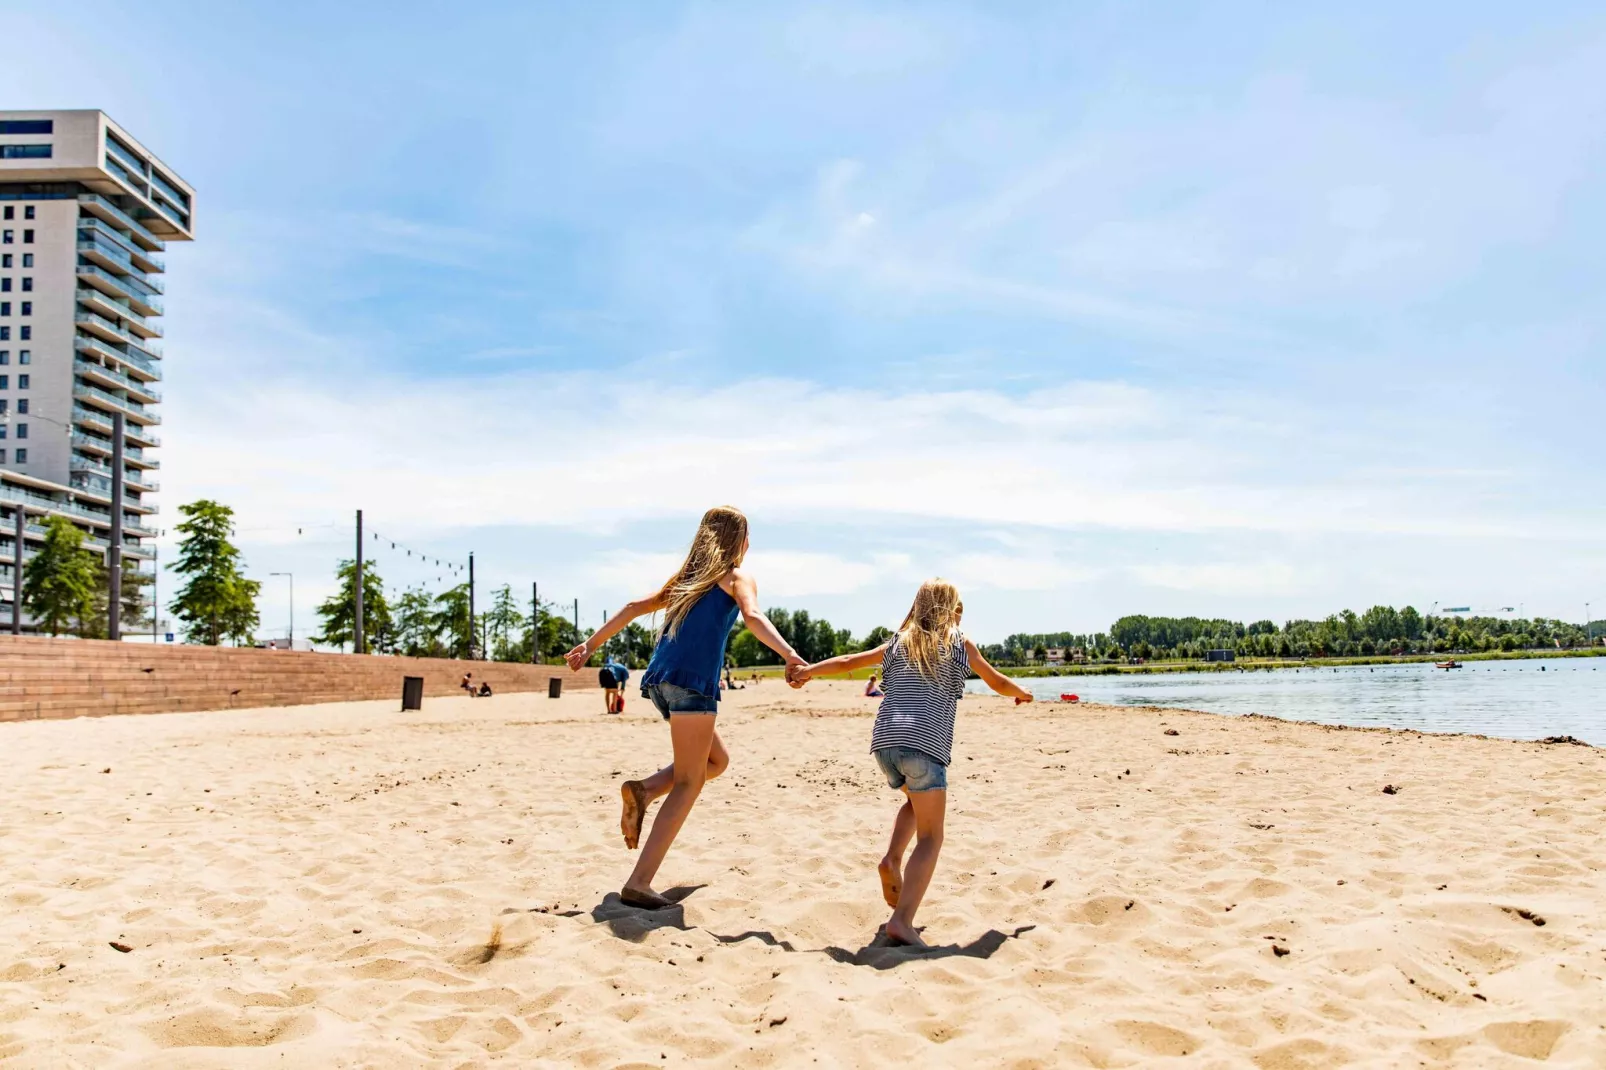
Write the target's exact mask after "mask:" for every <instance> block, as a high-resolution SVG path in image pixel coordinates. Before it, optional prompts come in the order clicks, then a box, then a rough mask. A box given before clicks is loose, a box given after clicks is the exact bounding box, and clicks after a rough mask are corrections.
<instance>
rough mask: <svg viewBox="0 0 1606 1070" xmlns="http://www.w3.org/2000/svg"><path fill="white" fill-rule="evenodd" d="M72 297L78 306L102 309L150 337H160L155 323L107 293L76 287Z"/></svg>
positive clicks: (85, 287) (91, 288)
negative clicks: (143, 331)
mask: <svg viewBox="0 0 1606 1070" xmlns="http://www.w3.org/2000/svg"><path fill="white" fill-rule="evenodd" d="M73 296H75V297H76V298H78V301H79V303H80V304H85V305H88V306H90V307H91V308H100V309H104V310H105V311H106V312H107V313H109V314H110V315H113V316H116V317H117V318H118V319H124V320H127V321H128V322H129V323H132V324H135V325H137V326H139V327H142V328H144V329H145V330H147V331H150V332H151V334H152V335H155V336H160V335H161V333H162V328H161V327H159V326H158V325H157V324H156V323H155V322H153V321H152V320H148V319H146V318H145V317H144V316H142V315H140V314H139V313H138V312H135V311H134V310H133V309H132V308H130V307H128V306H127V305H125V304H123V302H121V301H119V300H117V298H115V297H113V296H111V295H110V294H108V293H103V292H102V291H100V290H97V289H95V288H94V287H92V286H80V287H78V288H77V289H76V290H74V291H73ZM134 341H136V342H137V341H139V339H138V338H136V339H134Z"/></svg>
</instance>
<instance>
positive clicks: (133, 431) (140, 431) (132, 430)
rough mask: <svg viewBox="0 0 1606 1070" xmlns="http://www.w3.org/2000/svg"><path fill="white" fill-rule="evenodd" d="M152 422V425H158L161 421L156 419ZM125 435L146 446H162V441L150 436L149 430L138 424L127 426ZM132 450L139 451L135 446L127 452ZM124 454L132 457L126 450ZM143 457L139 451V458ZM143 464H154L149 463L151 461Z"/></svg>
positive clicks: (141, 451)
mask: <svg viewBox="0 0 1606 1070" xmlns="http://www.w3.org/2000/svg"><path fill="white" fill-rule="evenodd" d="M152 422H153V423H160V422H161V420H160V419H157V420H154V421H152ZM126 433H127V435H128V437H129V438H131V439H138V440H139V441H141V442H143V443H144V444H145V445H147V446H152V447H154V446H160V445H161V444H162V440H161V439H159V438H157V437H156V436H155V435H153V434H151V433H150V429H149V428H146V427H141V426H140V425H139V424H129V425H128V428H127V432H126ZM134 449H139V447H137V446H131V447H129V450H134ZM124 452H125V453H126V454H127V455H128V456H133V454H132V453H131V452H128V451H127V450H125V451H124ZM144 455H145V453H144V451H143V450H140V456H141V457H143V456H144ZM145 463H146V464H154V462H151V461H147V462H145Z"/></svg>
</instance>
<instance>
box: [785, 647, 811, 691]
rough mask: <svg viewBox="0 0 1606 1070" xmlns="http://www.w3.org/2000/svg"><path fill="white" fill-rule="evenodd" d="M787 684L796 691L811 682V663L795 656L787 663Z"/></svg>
mask: <svg viewBox="0 0 1606 1070" xmlns="http://www.w3.org/2000/svg"><path fill="white" fill-rule="evenodd" d="M786 682H787V683H788V684H791V685H792V687H793V688H794V689H796V688H801V687H802V686H803V685H804V684H806V683H808V682H809V663H808V662H806V661H804V660H803V659H802V658H800V657H798V656H796V655H795V654H794V655H793V656H792V657H791V658H788V659H787V662H786Z"/></svg>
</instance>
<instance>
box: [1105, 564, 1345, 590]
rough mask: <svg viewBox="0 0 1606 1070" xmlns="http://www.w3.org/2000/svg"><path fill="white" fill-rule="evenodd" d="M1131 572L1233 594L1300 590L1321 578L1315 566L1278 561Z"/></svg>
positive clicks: (1151, 580)
mask: <svg viewBox="0 0 1606 1070" xmlns="http://www.w3.org/2000/svg"><path fill="white" fill-rule="evenodd" d="M1131 572H1132V574H1133V575H1134V576H1136V577H1137V578H1138V579H1140V580H1141V581H1143V582H1144V583H1148V584H1152V585H1153V586H1155V587H1166V588H1169V589H1171V590H1175V591H1189V592H1200V593H1204V594H1214V595H1226V596H1230V597H1234V598H1238V597H1271V596H1276V597H1288V596H1292V595H1298V594H1303V593H1305V592H1307V591H1309V590H1312V589H1313V588H1315V587H1316V586H1317V585H1318V584H1317V582H1316V581H1318V580H1319V579H1320V570H1318V569H1313V568H1308V567H1307V568H1295V567H1294V566H1293V565H1289V564H1287V563H1285V562H1281V561H1260V562H1249V563H1241V564H1240V563H1216V564H1208V563H1176V564H1163V565H1135V566H1133V567H1132V568H1131Z"/></svg>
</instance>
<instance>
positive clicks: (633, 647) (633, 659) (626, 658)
mask: <svg viewBox="0 0 1606 1070" xmlns="http://www.w3.org/2000/svg"><path fill="white" fill-rule="evenodd" d="M656 645H657V637H656V636H655V635H654V634H653V633H652V631H651V630H650V629H648V628H646V627H643V626H642V625H640V624H637V623H636V622H635V621H631V622H630V623H629V624H627V625H625V626H624V629H623V630H622V631H621V632H620V633H619V634H618V635H616V636H614V637H613V638H612V639H610V640H608V642H607V645H606V646H604V647H603V648H602V654H603V657H604V658H607V657H614V658H617V659H618V660H619V661H621V662H623V663H624V664H625V665H626V666H628V667H629V668H632V669H645V668H646V667H647V662H649V661H651V660H652V649H653V647H654V646H656Z"/></svg>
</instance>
